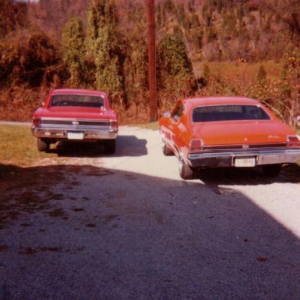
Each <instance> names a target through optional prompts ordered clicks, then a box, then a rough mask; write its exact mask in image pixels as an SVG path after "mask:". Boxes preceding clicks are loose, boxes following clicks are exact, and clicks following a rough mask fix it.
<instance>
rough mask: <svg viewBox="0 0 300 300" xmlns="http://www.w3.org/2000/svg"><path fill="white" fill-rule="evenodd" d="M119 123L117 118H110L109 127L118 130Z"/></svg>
mask: <svg viewBox="0 0 300 300" xmlns="http://www.w3.org/2000/svg"><path fill="white" fill-rule="evenodd" d="M118 127H119V123H118V121H117V120H110V128H111V129H112V130H113V131H118Z"/></svg>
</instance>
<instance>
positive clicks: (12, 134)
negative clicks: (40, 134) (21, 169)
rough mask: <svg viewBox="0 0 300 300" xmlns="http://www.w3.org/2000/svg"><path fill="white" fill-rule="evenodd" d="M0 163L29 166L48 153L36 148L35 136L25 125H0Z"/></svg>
mask: <svg viewBox="0 0 300 300" xmlns="http://www.w3.org/2000/svg"><path fill="white" fill-rule="evenodd" d="M0 140H1V150H0V164H6V165H17V166H29V165H31V164H32V163H34V162H35V161H37V160H38V159H41V158H44V157H48V156H49V154H47V153H43V152H39V151H38V150H37V145H36V138H35V137H34V136H33V135H32V134H31V131H30V127H29V126H27V125H6V124H1V125H0Z"/></svg>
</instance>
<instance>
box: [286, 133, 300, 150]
mask: <svg viewBox="0 0 300 300" xmlns="http://www.w3.org/2000/svg"><path fill="white" fill-rule="evenodd" d="M287 141H288V144H287V145H288V147H292V148H295V147H300V137H299V136H298V135H290V136H288V137H287Z"/></svg>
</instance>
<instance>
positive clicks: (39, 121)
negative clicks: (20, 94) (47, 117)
mask: <svg viewBox="0 0 300 300" xmlns="http://www.w3.org/2000/svg"><path fill="white" fill-rule="evenodd" d="M32 124H33V126H34V127H37V126H39V125H40V124H41V119H40V118H33V119H32Z"/></svg>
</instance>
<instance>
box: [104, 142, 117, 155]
mask: <svg viewBox="0 0 300 300" xmlns="http://www.w3.org/2000/svg"><path fill="white" fill-rule="evenodd" d="M115 151H116V140H107V141H105V143H104V152H105V154H114V153H115Z"/></svg>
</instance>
